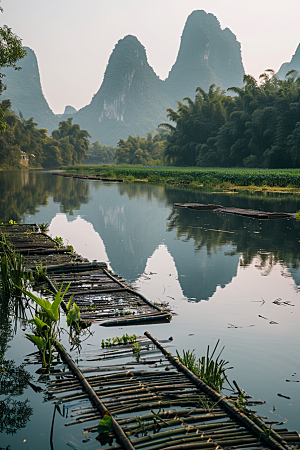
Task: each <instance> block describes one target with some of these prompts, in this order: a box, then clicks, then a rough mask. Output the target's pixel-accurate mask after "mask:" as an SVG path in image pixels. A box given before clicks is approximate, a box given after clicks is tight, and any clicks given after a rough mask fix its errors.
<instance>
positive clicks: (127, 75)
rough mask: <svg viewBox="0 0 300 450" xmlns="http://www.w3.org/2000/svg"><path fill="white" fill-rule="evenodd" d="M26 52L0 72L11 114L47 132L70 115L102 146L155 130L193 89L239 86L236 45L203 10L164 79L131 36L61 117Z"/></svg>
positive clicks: (298, 56) (298, 62) (299, 56)
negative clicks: (95, 86)
mask: <svg viewBox="0 0 300 450" xmlns="http://www.w3.org/2000/svg"><path fill="white" fill-rule="evenodd" d="M26 50H27V56H26V57H25V58H24V59H23V60H21V61H20V63H19V65H20V67H22V70H20V71H15V70H13V69H3V70H2V72H3V73H4V74H5V75H6V77H5V79H4V82H5V84H6V85H7V90H6V91H4V93H3V94H2V96H1V99H6V98H9V99H10V100H11V102H12V108H13V110H14V111H15V112H16V113H17V114H18V112H19V111H21V112H22V114H23V116H24V117H25V118H26V119H28V118H30V117H33V118H34V120H35V122H37V123H38V125H39V127H40V128H47V129H48V131H49V132H51V131H52V130H53V129H55V128H57V126H58V123H59V122H60V121H61V120H66V119H67V118H69V117H73V118H74V120H73V122H74V123H78V124H79V125H80V126H81V127H82V128H84V129H86V130H88V131H89V133H90V134H91V135H92V141H96V140H99V141H100V143H101V144H107V145H116V144H117V142H118V140H119V139H120V138H123V139H126V138H127V137H128V135H129V134H131V135H136V134H140V135H145V133H146V132H148V131H151V130H153V129H155V128H157V126H158V124H159V123H161V122H166V109H167V108H169V107H171V108H176V101H177V100H179V101H182V100H183V98H185V97H191V98H194V95H195V89H196V88H197V87H198V86H201V87H202V88H203V89H204V90H206V91H207V90H208V88H209V86H210V85H211V84H213V83H214V84H216V85H217V86H220V87H221V88H222V89H227V88H228V87H232V86H242V85H243V76H244V68H243V63H242V57H241V46H240V43H239V42H238V41H237V39H236V36H235V35H234V34H233V33H232V32H231V31H230V30H229V29H228V28H225V29H224V30H222V29H221V26H220V23H219V21H218V19H217V18H216V17H215V16H214V15H213V14H207V13H206V12H205V11H194V12H192V13H191V14H190V16H189V17H188V19H187V21H186V24H185V27H184V30H183V33H182V37H181V43H180V48H179V52H178V55H177V59H176V62H175V64H174V65H173V67H172V68H171V70H170V72H169V75H168V77H167V79H166V80H164V81H162V80H161V79H160V78H159V77H158V76H157V75H156V73H155V72H154V70H153V69H152V67H150V65H149V63H148V60H147V55H146V50H145V48H144V47H143V45H142V44H141V43H140V42H139V40H138V39H137V38H136V37H135V36H131V35H129V36H126V37H124V38H123V39H121V40H119V42H118V43H117V44H116V46H115V48H114V50H113V52H112V54H111V56H110V58H109V61H108V65H107V68H106V71H105V74H104V79H103V82H102V84H101V87H100V89H99V91H98V92H97V93H96V94H95V95H94V96H93V98H92V100H91V102H90V104H89V105H87V106H85V107H83V108H82V109H80V110H79V111H76V110H75V108H73V107H72V106H69V105H68V106H66V108H65V111H64V114H60V115H55V114H54V113H53V112H52V111H51V109H50V108H49V105H48V103H47V101H46V99H45V97H44V95H43V92H42V88H41V83H40V76H39V69H38V64H37V59H36V56H35V53H34V51H33V50H31V49H30V48H26ZM294 66H295V67H294ZM290 68H295V69H296V70H297V68H298V70H300V49H299V47H298V49H297V52H296V53H295V55H294V57H293V59H292V61H291V62H290V63H285V64H283V65H282V67H281V69H280V71H279V74H280V76H282V74H283V76H284V75H285V73H286V72H287V71H288V70H290ZM284 72H285V73H284Z"/></svg>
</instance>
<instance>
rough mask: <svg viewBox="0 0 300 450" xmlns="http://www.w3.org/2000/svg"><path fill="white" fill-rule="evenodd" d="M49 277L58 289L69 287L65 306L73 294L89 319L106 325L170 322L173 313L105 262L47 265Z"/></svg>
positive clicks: (84, 318)
mask: <svg viewBox="0 0 300 450" xmlns="http://www.w3.org/2000/svg"><path fill="white" fill-rule="evenodd" d="M47 280H48V282H49V284H50V285H51V288H52V290H53V291H54V292H57V291H58V290H59V288H60V286H61V285H63V289H65V288H66V287H67V286H68V285H69V284H70V286H69V289H68V292H67V294H66V295H65V297H64V303H62V306H63V307H64V308H65V309H66V303H67V302H68V301H69V299H70V297H71V296H73V300H72V303H73V302H75V303H76V304H77V306H79V308H80V317H81V319H82V320H84V321H86V322H93V323H99V324H100V325H102V326H119V325H135V324H140V323H145V322H150V321H151V322H152V321H155V322H156V321H170V320H171V318H172V316H171V314H170V312H169V311H168V310H166V309H164V310H163V309H161V308H160V307H159V306H157V305H154V304H153V303H151V302H150V301H149V300H147V299H146V298H145V297H144V296H143V295H141V294H139V293H138V292H136V291H135V290H133V289H131V288H130V287H129V286H128V285H127V284H126V283H125V282H124V281H120V279H119V278H117V277H116V276H114V275H112V274H111V273H110V272H109V271H108V270H107V266H106V264H105V263H96V262H95V263H77V264H74V265H70V264H68V265H62V266H55V267H48V268H47Z"/></svg>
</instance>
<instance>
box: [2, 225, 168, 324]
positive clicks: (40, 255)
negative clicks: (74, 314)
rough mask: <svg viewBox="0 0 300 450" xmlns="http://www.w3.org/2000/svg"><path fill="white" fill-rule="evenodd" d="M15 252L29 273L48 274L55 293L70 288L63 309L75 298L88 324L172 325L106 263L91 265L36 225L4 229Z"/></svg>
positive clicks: (163, 309) (161, 309)
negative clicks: (109, 268)
mask: <svg viewBox="0 0 300 450" xmlns="http://www.w3.org/2000/svg"><path fill="white" fill-rule="evenodd" d="M0 231H1V232H2V233H4V234H5V235H6V238H7V240H8V241H9V242H10V244H11V246H12V248H13V250H14V251H15V252H17V253H21V254H22V255H23V258H24V266H25V268H26V270H27V271H33V272H36V273H38V272H39V271H41V270H42V271H44V272H46V276H44V278H45V280H46V281H47V283H48V284H49V285H50V288H51V290H52V292H53V293H54V294H56V293H57V292H58V290H59V288H60V286H61V285H63V289H66V287H67V286H68V285H69V289H68V291H67V293H66V295H65V297H64V300H63V303H62V308H63V309H64V310H65V311H66V304H67V303H68V301H69V299H70V297H71V296H73V300H72V303H73V302H76V304H77V305H78V307H79V308H80V312H81V320H83V321H84V322H88V323H90V322H92V323H99V324H100V325H102V326H120V325H135V324H144V323H149V322H169V321H170V320H171V318H172V315H171V313H170V311H169V310H168V309H167V308H166V307H165V306H159V305H155V304H153V303H152V302H150V301H149V300H148V299H146V298H145V297H144V296H143V295H141V294H140V293H138V292H137V291H135V290H134V289H132V288H131V287H130V286H129V285H128V284H127V283H125V281H124V280H122V279H120V278H119V277H118V276H116V275H114V274H112V273H111V272H110V271H109V270H108V268H107V265H106V263H101V262H92V263H90V262H88V261H87V260H86V259H84V258H82V257H81V256H80V255H77V254H76V253H72V252H71V251H70V250H69V249H68V248H64V247H63V248H61V247H58V245H57V243H56V242H55V241H54V240H53V239H51V237H49V236H48V235H47V234H45V233H40V232H38V227H37V226H36V225H35V224H30V225H7V226H1V228H0Z"/></svg>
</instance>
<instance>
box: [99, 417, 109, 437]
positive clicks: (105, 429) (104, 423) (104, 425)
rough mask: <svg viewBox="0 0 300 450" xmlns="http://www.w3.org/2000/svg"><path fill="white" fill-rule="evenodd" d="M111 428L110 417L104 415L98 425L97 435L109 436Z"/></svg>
mask: <svg viewBox="0 0 300 450" xmlns="http://www.w3.org/2000/svg"><path fill="white" fill-rule="evenodd" d="M111 428H112V417H111V416H110V415H109V414H107V413H104V415H103V418H102V419H101V420H100V422H99V424H98V433H99V434H109V433H110V432H111Z"/></svg>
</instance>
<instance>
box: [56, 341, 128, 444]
mask: <svg viewBox="0 0 300 450" xmlns="http://www.w3.org/2000/svg"><path fill="white" fill-rule="evenodd" d="M56 347H57V351H58V352H59V354H60V355H61V357H62V359H63V360H64V361H65V362H66V363H67V364H68V366H69V368H70V369H71V371H72V372H73V373H74V374H75V375H76V376H77V378H78V380H79V381H80V383H81V384H82V387H83V389H84V390H85V391H86V392H87V393H88V395H89V397H90V399H91V401H92V403H94V405H95V406H96V408H97V410H98V411H99V413H100V414H101V416H102V415H103V414H104V413H105V412H106V411H107V408H106V407H105V406H104V404H103V403H102V402H101V400H100V399H99V397H98V396H97V394H96V392H95V391H94V389H93V388H92V387H91V386H90V384H89V383H88V381H87V380H86V378H85V377H84V375H83V374H82V372H81V371H80V369H78V367H77V366H76V364H75V363H74V361H73V360H72V358H71V357H70V356H69V355H68V353H67V352H66V350H65V349H64V347H63V346H62V345H61V344H59V345H57V346H56ZM112 428H113V431H114V432H115V434H116V436H117V438H118V439H119V441H120V443H121V445H122V446H123V447H124V449H125V450H134V447H133V445H132V444H131V442H130V440H129V439H128V437H127V436H126V434H125V433H124V431H123V430H122V428H121V427H120V425H119V424H118V422H117V421H116V420H115V418H114V417H112Z"/></svg>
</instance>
